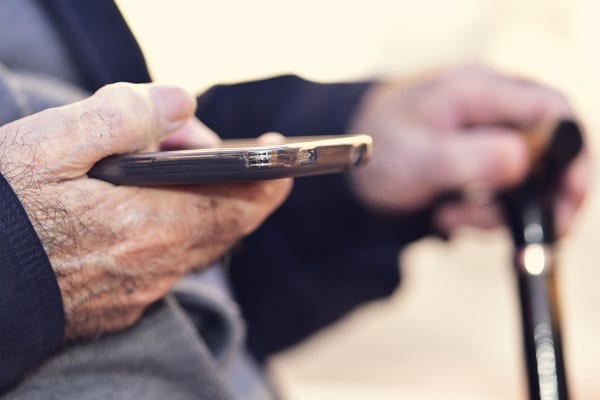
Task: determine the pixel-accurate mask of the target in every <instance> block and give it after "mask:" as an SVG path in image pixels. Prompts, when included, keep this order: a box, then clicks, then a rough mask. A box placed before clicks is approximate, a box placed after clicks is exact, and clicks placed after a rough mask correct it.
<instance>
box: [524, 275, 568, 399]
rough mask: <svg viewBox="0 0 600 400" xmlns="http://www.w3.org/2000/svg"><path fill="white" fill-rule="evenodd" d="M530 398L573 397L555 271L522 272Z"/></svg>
mask: <svg viewBox="0 0 600 400" xmlns="http://www.w3.org/2000/svg"><path fill="white" fill-rule="evenodd" d="M518 285H519V299H520V304H521V320H522V329H523V340H524V350H525V359H526V365H527V375H528V385H529V398H530V399H531V400H567V399H569V394H568V388H567V379H566V373H565V367H564V361H563V354H562V340H561V332H560V315H559V310H558V298H557V291H556V286H555V282H554V271H550V272H548V273H546V274H543V275H531V274H529V273H527V272H524V271H522V270H521V271H519V272H518Z"/></svg>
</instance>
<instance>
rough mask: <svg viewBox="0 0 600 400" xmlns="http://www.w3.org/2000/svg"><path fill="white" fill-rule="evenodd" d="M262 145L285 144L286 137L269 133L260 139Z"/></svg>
mask: <svg viewBox="0 0 600 400" xmlns="http://www.w3.org/2000/svg"><path fill="white" fill-rule="evenodd" d="M257 140H258V142H259V143H261V144H281V143H284V142H285V140H286V139H285V136H283V135H282V134H281V133H277V132H267V133H264V134H262V135H260V136H259V137H258V139H257Z"/></svg>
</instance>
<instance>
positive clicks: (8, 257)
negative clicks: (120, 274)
mask: <svg viewBox="0 0 600 400" xmlns="http://www.w3.org/2000/svg"><path fill="white" fill-rule="evenodd" d="M0 318H1V320H2V323H1V324H0V393H2V392H3V391H4V390H6V389H7V388H8V387H10V386H11V385H12V384H14V383H15V382H16V381H17V380H18V378H19V377H20V376H21V375H22V374H23V373H24V372H25V371H26V370H27V369H30V368H32V367H33V366H35V365H38V364H39V363H40V362H41V361H42V360H43V359H44V358H45V357H47V356H48V355H49V354H50V353H51V352H53V351H54V350H55V349H57V348H58V346H59V345H60V344H61V342H62V340H63V334H64V314H63V305H62V300H61V295H60V290H59V288H58V284H57V282H56V278H55V277H54V272H53V271H52V268H51V266H50V262H49V261H48V257H47V256H46V253H45V252H44V249H43V247H42V244H41V242H40V240H39V239H38V237H37V235H36V233H35V230H34V228H33V226H32V225H31V223H30V221H29V219H28V217H27V214H26V213H25V210H24V209H23V207H22V205H21V203H20V202H19V199H18V198H17V196H16V195H15V194H14V192H13V191H12V189H11V187H10V186H9V184H8V183H7V182H6V180H5V179H4V178H3V177H2V176H1V175H0Z"/></svg>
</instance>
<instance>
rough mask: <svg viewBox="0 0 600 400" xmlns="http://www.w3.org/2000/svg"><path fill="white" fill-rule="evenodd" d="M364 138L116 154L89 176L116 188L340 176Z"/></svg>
mask: <svg viewBox="0 0 600 400" xmlns="http://www.w3.org/2000/svg"><path fill="white" fill-rule="evenodd" d="M371 152H372V139H371V137H370V136H368V135H337V136H307V137H294V138H286V139H284V140H283V141H282V142H280V143H277V144H268V145H266V144H261V143H260V142H258V141H256V140H225V141H223V142H221V144H220V146H219V147H216V148H206V149H195V150H175V151H157V152H148V153H132V154H120V155H114V156H110V157H107V158H105V159H103V160H100V161H99V162H98V163H96V165H95V166H94V167H93V168H92V169H91V170H90V172H89V174H88V176H90V177H91V178H97V179H101V180H104V181H107V182H111V183H114V184H117V185H132V186H157V185H159V186H162V185H195V184H202V183H215V182H247V181H256V180H263V179H278V178H290V177H299V176H307V175H319V174H327V173H335V172H343V171H346V170H349V169H352V168H354V167H358V166H360V165H363V164H364V163H366V162H367V161H368V160H369V159H370V157H371Z"/></svg>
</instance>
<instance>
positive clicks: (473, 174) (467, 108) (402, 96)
mask: <svg viewBox="0 0 600 400" xmlns="http://www.w3.org/2000/svg"><path fill="white" fill-rule="evenodd" d="M572 116H573V110H572V109H571V107H570V106H569V104H568V103H567V101H566V99H565V98H564V97H563V96H562V95H561V94H559V93H558V92H556V91H554V90H551V89H548V88H546V87H544V86H540V85H538V84H535V83H532V82H528V81H524V80H521V79H512V78H508V77H506V76H503V75H500V74H497V73H495V72H493V71H491V70H489V69H486V68H483V67H477V66H472V67H465V68H461V69H458V70H454V71H450V72H448V73H445V74H441V75H438V76H437V77H433V78H423V79H418V80H414V81H412V82H383V83H380V84H376V85H375V86H374V87H373V88H372V89H371V90H370V92H369V93H367V96H366V99H365V101H364V102H363V105H362V106H361V107H360V108H359V111H358V113H357V117H356V119H355V121H354V124H353V126H352V130H353V131H356V132H365V133H370V134H372V135H373V138H374V153H373V159H372V161H371V162H370V164H368V165H366V166H365V167H364V168H363V169H361V170H358V171H357V172H356V173H355V174H354V175H353V178H352V180H353V183H354V188H355V191H356V193H357V194H358V196H359V198H361V199H362V200H363V202H364V203H366V204H367V205H368V206H369V207H372V208H374V209H377V210H380V211H387V212H392V213H402V212H406V211H411V210H415V209H418V208H421V207H424V206H426V205H428V204H429V203H430V202H431V201H432V200H433V199H435V198H436V197H437V196H439V195H440V194H443V193H446V192H467V193H468V192H471V193H473V192H474V190H473V189H476V191H478V192H480V193H481V192H482V191H485V192H489V193H493V192H496V191H498V190H501V189H505V188H508V187H510V186H513V185H516V184H517V183H519V182H520V181H521V180H522V179H523V178H524V177H525V175H526V174H527V171H528V169H529V167H530V162H531V160H530V155H529V150H528V148H527V146H526V144H525V140H524V139H523V136H522V134H521V133H520V132H519V129H521V128H522V129H526V128H530V127H532V126H535V125H536V124H537V123H539V122H541V121H547V120H548V119H549V118H562V117H567V118H568V117H571V118H572ZM515 127H518V128H515ZM588 173H589V157H588V152H587V151H586V150H584V151H583V152H582V154H581V155H580V156H579V157H578V159H576V160H575V162H574V163H573V164H572V165H571V167H570V168H569V170H568V171H567V172H566V174H565V178H564V181H563V188H562V190H561V192H560V197H559V200H558V202H557V210H556V215H557V216H556V218H557V225H558V226H557V229H558V231H559V232H564V231H565V230H566V229H567V227H568V226H569V224H570V222H571V220H572V218H573V214H574V213H575V211H576V209H577V208H578V207H579V205H580V204H581V202H582V200H583V198H584V196H585V192H586V189H587V181H588ZM477 197H479V199H478V200H477V201H473V199H474V198H477ZM481 197H482V196H470V197H469V196H467V197H466V198H465V199H464V200H463V201H460V202H455V203H451V204H446V205H445V206H442V207H440V208H439V209H438V210H437V211H436V214H435V216H434V222H435V224H436V225H437V227H438V228H439V229H440V230H442V231H444V232H446V233H449V232H451V231H452V230H453V229H455V228H456V227H458V226H460V225H473V226H477V227H483V228H490V227H494V226H497V225H498V224H499V223H500V222H501V220H502V219H501V214H500V212H499V209H498V207H497V205H496V204H494V203H493V202H491V201H488V202H482V201H481ZM483 197H485V196H483ZM490 198H491V196H490Z"/></svg>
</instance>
